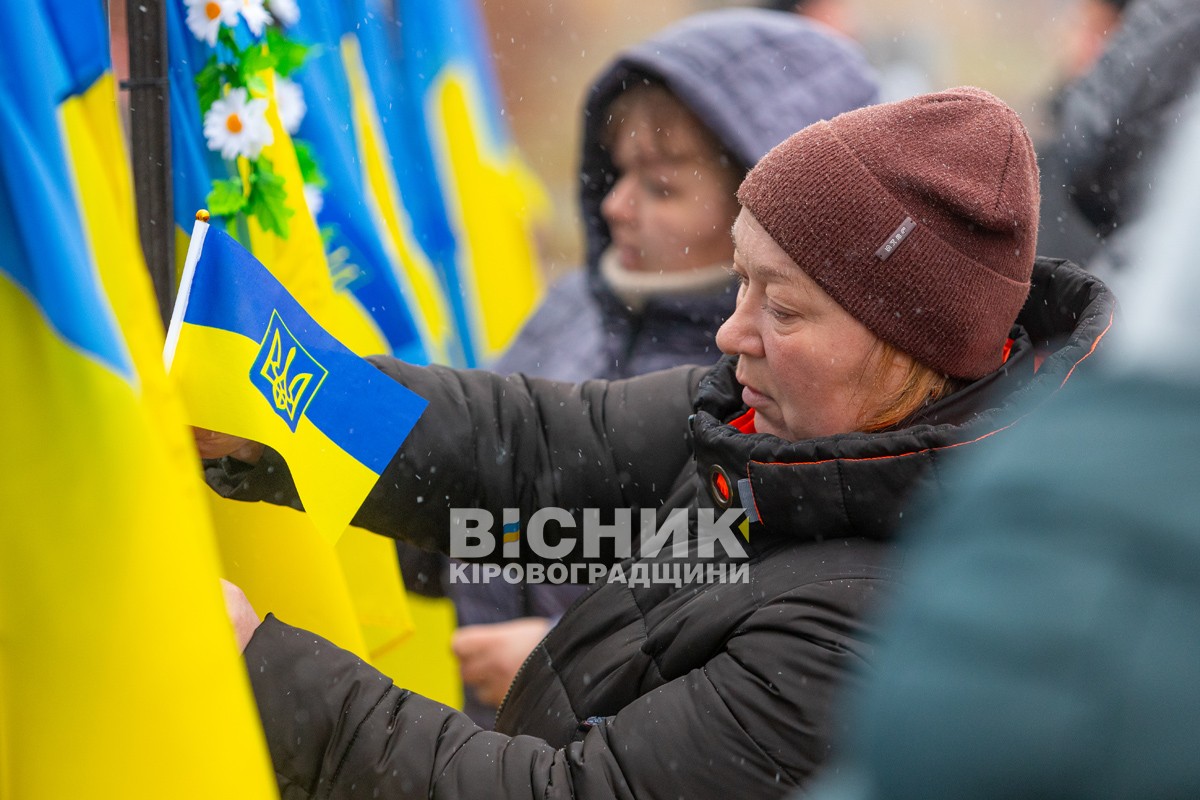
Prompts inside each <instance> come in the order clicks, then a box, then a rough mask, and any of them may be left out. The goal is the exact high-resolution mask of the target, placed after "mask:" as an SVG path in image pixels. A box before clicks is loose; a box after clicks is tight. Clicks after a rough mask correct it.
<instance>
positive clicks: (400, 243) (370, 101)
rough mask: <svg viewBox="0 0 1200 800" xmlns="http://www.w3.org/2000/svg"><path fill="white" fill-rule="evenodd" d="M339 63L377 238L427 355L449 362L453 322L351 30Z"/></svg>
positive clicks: (343, 39) (342, 46)
mask: <svg viewBox="0 0 1200 800" xmlns="http://www.w3.org/2000/svg"><path fill="white" fill-rule="evenodd" d="M341 53H342V63H343V65H344V67H345V71H346V78H347V80H348V82H349V84H350V99H351V105H352V106H353V114H352V116H353V127H354V135H355V140H356V142H357V144H358V155H359V158H360V159H361V163H362V167H363V177H364V179H365V180H364V184H365V185H366V186H367V187H369V194H368V196H367V197H366V198H365V200H366V204H367V207H368V208H369V209H370V211H371V215H372V216H373V217H374V218H375V224H376V227H377V228H378V229H379V231H380V238H381V240H382V241H383V243H384V245H385V247H386V248H387V250H388V254H389V256H390V260H391V262H392V263H393V264H398V265H399V266H400V267H401V268H402V274H401V275H400V276H398V277H399V278H401V281H400V283H401V286H403V287H404V288H405V292H406V294H408V295H409V297H410V298H411V300H410V305H411V306H412V308H413V309H415V312H416V313H414V314H413V318H414V320H415V321H416V323H417V325H418V327H419V328H420V329H421V337H422V340H423V341H424V342H425V346H426V351H427V352H428V353H429V355H430V360H431V361H433V362H435V363H442V364H444V363H447V362H448V360H449V356H450V352H451V350H452V345H451V343H452V342H453V341H454V338H455V334H454V323H453V319H452V314H451V312H450V308H449V305H448V304H447V302H446V298H445V293H444V291H443V289H442V285H441V283H440V281H439V280H438V277H437V273H436V272H435V270H434V268H433V265H432V264H430V262H429V258H428V256H427V255H426V254H425V251H424V250H423V249H422V248H421V246H420V244H419V243H418V242H417V240H416V236H415V234H414V233H413V229H412V222H411V221H410V220H409V218H408V214H407V212H406V211H405V210H404V200H403V198H402V197H401V196H400V189H399V187H398V186H397V185H396V179H395V176H394V175H393V173H392V170H393V169H394V166H393V164H392V158H391V156H390V154H389V152H388V148H387V142H386V138H385V137H384V134H383V129H382V125H380V122H379V119H378V114H377V112H376V105H375V99H374V97H373V96H372V93H371V86H370V82H369V81H368V80H367V78H366V67H365V66H364V65H363V59H362V51H361V49H360V47H359V43H358V40H357V39H356V38H355V37H354V36H353V35H349V34H347V35H345V36H343V37H342V40H341Z"/></svg>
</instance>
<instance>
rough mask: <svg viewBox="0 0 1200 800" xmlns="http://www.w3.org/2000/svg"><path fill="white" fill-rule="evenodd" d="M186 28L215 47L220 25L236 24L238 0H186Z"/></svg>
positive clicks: (230, 25)
mask: <svg viewBox="0 0 1200 800" xmlns="http://www.w3.org/2000/svg"><path fill="white" fill-rule="evenodd" d="M186 2H187V26H188V30H190V31H191V32H192V35H193V36H195V37H196V38H197V39H199V40H200V41H202V42H205V43H206V44H208V46H209V47H216V45H217V34H218V33H219V32H220V30H221V26H222V25H228V26H229V27H233V26H234V25H237V18H238V0H186Z"/></svg>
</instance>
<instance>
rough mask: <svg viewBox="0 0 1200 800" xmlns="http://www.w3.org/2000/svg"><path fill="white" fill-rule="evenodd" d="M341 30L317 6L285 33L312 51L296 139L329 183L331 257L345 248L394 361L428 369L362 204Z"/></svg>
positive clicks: (329, 6) (326, 6)
mask: <svg viewBox="0 0 1200 800" xmlns="http://www.w3.org/2000/svg"><path fill="white" fill-rule="evenodd" d="M344 28H345V23H344V21H343V19H342V15H341V13H340V6H338V5H337V4H334V3H314V4H312V5H310V6H305V8H304V13H303V14H301V16H300V20H299V21H298V22H297V23H296V25H295V26H294V27H293V28H291V29H290V30H289V35H291V36H292V37H293V38H295V39H297V40H298V41H301V42H304V43H305V44H309V45H313V46H314V49H313V50H312V51H310V55H309V58H308V60H307V61H306V62H305V64H304V66H303V67H302V68H301V69H300V70H299V71H298V72H296V74H295V75H294V76H293V79H294V80H295V81H296V82H297V83H298V84H299V85H300V87H301V88H302V89H303V90H304V98H305V103H306V104H307V106H308V112H307V113H306V114H305V116H304V120H303V122H302V123H301V125H300V130H299V131H298V137H299V138H301V139H303V140H304V141H306V142H308V143H309V144H310V145H312V149H313V154H314V156H315V158H316V161H317V164H318V166H319V167H320V169H321V172H322V174H323V175H324V176H325V180H326V186H325V188H324V190H323V198H324V202H323V205H322V207H321V210H320V212H319V213H318V214H317V221H318V223H319V224H320V225H321V226H322V228H323V229H324V230H325V232H326V233H327V234H329V236H330V238H329V241H328V243H327V248H328V250H329V251H330V252H336V251H337V250H339V249H340V248H345V249H346V261H347V262H348V263H349V264H350V265H352V268H353V269H354V270H356V271H357V274H356V275H354V276H352V277H351V279H350V281H349V283H348V284H347V285H346V288H347V289H349V291H350V292H351V293H352V294H353V295H354V296H355V297H356V298H357V299H358V301H359V303H361V304H362V306H363V308H365V309H366V310H367V312H368V313H369V314H370V315H371V317H372V319H374V320H375V323H376V324H377V325H378V326H379V329H380V331H381V332H382V333H383V336H384V338H385V339H387V342H388V345H389V346H390V347H391V348H392V355H394V356H396V357H397V358H400V359H402V360H404V361H408V362H410V363H414V364H426V363H429V355H428V353H427V352H426V351H425V348H424V345H423V344H422V342H421V337H420V334H419V333H418V331H417V328H416V325H415V323H414V321H413V316H412V315H413V311H412V309H411V308H410V307H409V304H408V302H407V301H406V299H405V297H404V293H403V292H402V291H401V289H400V287H399V285H398V283H397V278H396V275H395V274H394V272H393V271H392V267H391V265H390V263H389V259H388V255H387V252H386V250H385V249H384V247H383V244H382V242H381V241H380V240H379V233H378V231H377V230H376V229H375V227H374V226H373V225H372V223H371V217H370V214H369V213H368V211H367V209H366V206H365V204H364V200H363V198H364V196H365V194H366V187H365V186H364V185H363V177H362V171H361V169H360V167H359V156H358V153H357V152H356V148H355V141H354V135H353V133H352V132H351V130H350V129H349V127H348V126H347V124H346V121H347V119H349V117H350V88H349V86H348V84H347V82H346V76H345V73H344V70H343V66H342V61H341V58H340V56H339V52H338V39H339V38H340V36H341V34H342V32H343V30H344ZM418 227H419V226H418Z"/></svg>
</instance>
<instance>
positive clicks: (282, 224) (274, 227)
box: [247, 158, 295, 239]
mask: <svg viewBox="0 0 1200 800" xmlns="http://www.w3.org/2000/svg"><path fill="white" fill-rule="evenodd" d="M247 200H248V203H247V212H248V213H250V214H252V215H253V216H254V217H255V218H256V219H257V220H258V224H259V225H261V226H262V228H263V230H265V231H270V232H272V233H275V234H277V235H279V236H281V237H283V238H284V239H286V238H287V237H288V217H290V216H292V214H293V213H295V212H294V211H292V209H290V208H288V207H287V192H286V190H285V189H284V185H283V178H281V177H279V175H278V173H276V172H275V168H274V167H273V166H272V164H271V162H270V161H269V160H268V159H265V158H260V159H258V161H256V162H255V163H254V167H253V169H252V170H251V173H250V196H249V197H248V198H247Z"/></svg>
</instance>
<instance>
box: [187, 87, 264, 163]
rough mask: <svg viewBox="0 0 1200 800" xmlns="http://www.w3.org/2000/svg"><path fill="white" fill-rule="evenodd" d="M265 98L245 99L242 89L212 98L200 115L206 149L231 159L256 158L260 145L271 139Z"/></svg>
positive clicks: (260, 148) (262, 145) (244, 91)
mask: <svg viewBox="0 0 1200 800" xmlns="http://www.w3.org/2000/svg"><path fill="white" fill-rule="evenodd" d="M266 112H267V101H266V100H263V99H260V98H256V99H253V100H251V99H249V98H248V97H247V96H246V90H245V89H242V88H238V89H231V90H230V92H229V94H227V95H225V96H224V97H222V98H220V99H219V100H216V101H214V102H213V104H212V107H211V108H210V109H209V110H208V113H207V114H205V115H204V139H205V141H207V142H208V149H209V150H218V151H220V153H221V157H222V158H225V159H228V160H233V159H235V158H237V157H238V156H245V157H246V158H258V154H259V153H261V152H262V149H263V147H265V146H266V145H269V144H271V142H273V141H274V140H275V136H274V134H272V133H271V126H270V125H269V124H267V113H266Z"/></svg>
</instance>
